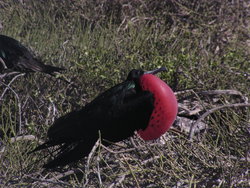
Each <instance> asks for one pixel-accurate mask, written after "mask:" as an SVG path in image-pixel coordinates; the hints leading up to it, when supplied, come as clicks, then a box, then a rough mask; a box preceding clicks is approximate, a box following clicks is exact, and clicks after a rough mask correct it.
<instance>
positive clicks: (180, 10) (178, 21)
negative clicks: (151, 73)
mask: <svg viewBox="0 0 250 188" xmlns="http://www.w3.org/2000/svg"><path fill="white" fill-rule="evenodd" d="M21 2H23V3H21ZM249 8H250V6H249V3H248V2H247V1H219V0H213V1H205V0H202V1H187V0H177V1H171V0H168V1H143V0H142V1H125V0H124V1H123V0H115V1H108V0H105V1H92V0H90V1H85V0H81V1H70V3H69V1H59V0H49V1H29V0H23V1H7V0H3V1H1V2H0V22H1V24H2V26H3V29H2V31H1V34H6V35H9V36H12V37H14V38H16V39H18V40H20V41H21V42H22V43H23V44H25V45H26V46H28V47H29V48H31V49H32V50H33V51H34V52H35V53H36V54H38V55H40V56H41V57H42V59H43V60H44V61H45V63H48V64H54V65H58V66H64V67H66V68H67V69H68V71H67V72H66V73H65V75H64V76H65V77H67V79H69V80H71V81H72V82H74V84H75V85H77V86H78V87H77V88H73V87H71V86H69V85H67V84H65V83H64V82H61V81H60V80H57V79H56V78H51V77H49V76H45V75H43V74H40V73H36V74H30V75H26V76H19V77H16V78H15V79H14V80H13V82H11V80H12V79H13V78H14V76H15V75H13V76H10V77H8V78H5V79H1V80H0V83H1V84H0V99H1V100H0V126H1V131H0V134H1V137H2V138H1V140H0V147H1V153H0V162H1V168H0V185H1V186H2V187H20V186H23V187H72V186H73V187H249V186H250V185H249V151H250V150H249V143H250V135H249V134H250V132H249V130H250V127H249V126H250V120H249V119H250V118H249V107H247V104H249V103H248V101H247V98H249V97H250V95H249V79H250V78H249V72H250V67H249V60H250V52H249V30H250V28H249V16H250V15H249V12H250V10H249ZM158 66H166V67H167V68H168V70H169V72H167V73H164V74H161V78H162V79H163V80H165V81H166V82H167V83H168V84H169V85H171V86H172V88H173V89H174V90H175V91H181V90H186V89H192V91H191V93H181V94H179V95H178V99H179V103H180V104H182V105H183V106H184V107H185V108H187V109H188V111H185V110H184V111H185V113H186V114H185V113H184V114H185V116H187V118H184V117H181V116H183V113H182V110H183V109H182V108H180V114H179V115H180V116H179V117H178V118H179V119H178V121H177V122H176V124H175V129H178V130H179V131H174V130H172V131H170V132H168V133H167V134H166V135H164V136H163V137H162V138H161V139H159V140H156V141H152V142H146V143H145V142H143V141H142V140H140V139H139V138H138V137H137V136H135V137H134V138H133V140H129V139H128V140H125V141H124V142H120V143H118V145H113V146H111V147H109V148H104V147H103V146H102V145H101V144H100V143H97V145H96V147H95V150H93V151H92V153H91V155H90V156H89V157H88V158H87V159H83V160H82V161H80V162H79V163H77V164H72V165H71V166H67V167H65V168H63V169H56V170H54V171H46V170H44V169H42V168H41V166H42V164H43V163H44V162H45V161H46V160H47V159H43V156H44V153H43V152H41V153H36V154H32V155H28V154H27V152H28V151H30V150H32V149H33V148H34V147H35V146H36V145H37V144H38V142H39V141H41V140H43V139H45V138H46V131H47V130H48V127H49V126H50V125H51V124H52V123H53V121H54V120H55V118H57V117H60V116H61V115H63V114H66V113H68V112H70V111H71V110H73V109H79V108H80V107H81V106H83V105H84V104H86V102H89V101H91V100H92V99H93V98H94V97H95V96H96V95H97V94H98V93H100V92H102V91H104V90H105V89H107V88H109V87H111V86H112V85H114V84H116V83H118V82H120V81H121V80H123V79H124V78H125V77H126V74H127V73H128V71H129V70H130V69H132V68H138V67H141V68H143V69H151V68H155V67H158ZM8 84H9V86H8V87H7V85H8ZM208 90H212V91H213V90H217V91H218V90H220V91H221V90H223V91H224V90H230V91H233V93H230V92H225V91H224V93H223V94H218V93H217V94H211V93H210V94H208V93H206V94H204V93H203V94H202V92H204V91H208ZM236 103H241V104H245V106H244V107H243V106H241V107H237V108H235V107H231V106H230V107H227V108H221V109H217V110H214V111H212V112H213V113H211V114H208V116H206V117H204V119H203V120H202V121H201V122H202V124H200V126H201V128H200V129H197V130H195V134H194V135H193V136H192V138H193V140H192V141H191V140H189V139H188V134H189V132H188V131H189V129H190V126H191V125H192V124H193V123H195V122H196V121H197V119H198V118H199V117H201V116H202V114H204V113H206V112H207V111H208V110H209V109H213V108H216V107H218V106H223V105H231V104H236ZM183 106H182V107H183ZM187 112H188V113H187ZM190 112H196V113H194V114H190ZM179 120H181V121H182V122H184V123H179V122H180V121H179ZM202 126H203V127H202ZM18 135H19V136H20V135H31V136H29V137H18V139H10V137H15V136H18Z"/></svg>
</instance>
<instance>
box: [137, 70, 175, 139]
mask: <svg viewBox="0 0 250 188" xmlns="http://www.w3.org/2000/svg"><path fill="white" fill-rule="evenodd" d="M140 86H141V88H142V90H144V91H150V92H151V93H153V94H154V98H155V100H154V110H153V112H152V114H151V117H150V120H149V123H148V126H147V128H146V129H144V130H139V131H138V134H139V136H140V137H141V138H142V139H143V140H154V139H157V138H159V137H160V136H161V135H163V134H164V133H165V132H166V131H167V130H168V129H169V128H170V126H171V125H172V124H173V123H174V121H175V119H176V116H177V112H178V105H177V100H176V97H175V95H174V92H173V91H172V89H171V88H170V87H169V86H168V85H167V84H166V83H165V82H164V81H162V80H161V79H160V78H158V77H157V76H155V75H153V74H144V75H142V76H141V78H140Z"/></svg>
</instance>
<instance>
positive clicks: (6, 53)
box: [0, 35, 64, 75]
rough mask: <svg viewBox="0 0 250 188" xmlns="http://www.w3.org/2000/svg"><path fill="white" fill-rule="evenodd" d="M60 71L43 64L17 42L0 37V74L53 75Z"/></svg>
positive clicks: (60, 69) (3, 36) (9, 38)
mask: <svg viewBox="0 0 250 188" xmlns="http://www.w3.org/2000/svg"><path fill="white" fill-rule="evenodd" d="M62 70H64V69H63V68H58V67H54V66H50V65H45V64H43V63H42V61H41V60H40V59H38V58H36V57H35V56H34V55H33V54H32V53H31V52H30V51H29V50H28V49H27V48H26V47H24V46H23V45H22V44H21V43H20V42H19V41H17V40H15V39H13V38H11V37H8V36H5V35H0V73H4V72H6V71H8V72H10V71H14V72H23V73H27V72H44V73H47V74H50V75H53V74H54V73H55V72H60V71H62Z"/></svg>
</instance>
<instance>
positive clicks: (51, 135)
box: [34, 70, 154, 168]
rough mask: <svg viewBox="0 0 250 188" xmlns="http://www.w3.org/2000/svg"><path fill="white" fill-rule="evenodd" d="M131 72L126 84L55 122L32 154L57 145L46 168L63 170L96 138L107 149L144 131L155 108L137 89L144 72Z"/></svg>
mask: <svg viewBox="0 0 250 188" xmlns="http://www.w3.org/2000/svg"><path fill="white" fill-rule="evenodd" d="M131 72H134V74H132V77H131V76H128V78H127V80H126V81H124V82H122V83H120V84H118V85H116V86H114V87H112V88H111V89H109V90H107V91H105V92H104V93H102V94H101V95H99V96H98V97H96V98H95V99H94V100H93V101H92V102H91V103H89V104H87V105H86V106H85V107H83V108H82V109H81V110H79V111H73V112H71V113H69V114H66V115H65V116H63V117H61V118H59V119H57V120H56V121H55V123H54V124H53V125H52V126H51V127H50V128H49V130H48V141H47V142H46V143H45V144H43V145H41V146H38V147H37V148H36V149H35V150H34V151H38V150H41V149H45V148H50V147H53V146H56V145H58V147H59V152H58V153H55V154H54V159H53V160H51V161H49V162H48V163H47V164H46V165H45V166H44V167H45V168H54V167H56V166H63V165H66V164H69V163H70V162H73V161H77V160H79V159H81V158H82V157H85V156H87V155H88V154H89V152H90V151H91V149H92V147H93V146H94V144H95V143H96V141H97V140H98V139H99V134H101V138H102V140H103V143H104V144H105V145H109V142H118V141H121V140H124V139H126V138H128V137H130V136H132V135H133V134H134V132H135V131H136V130H139V129H145V128H146V127H147V124H148V122H149V119H150V115H151V113H152V111H153V108H154V106H153V103H154V96H153V94H152V93H150V92H149V91H142V90H141V89H140V87H139V86H138V79H139V78H140V76H141V75H142V74H143V72H142V71H138V70H133V71H131ZM138 73H140V74H138ZM137 74H138V75H137ZM134 75H136V76H135V77H133V76H134ZM105 140H106V142H105ZM107 141H109V142H107Z"/></svg>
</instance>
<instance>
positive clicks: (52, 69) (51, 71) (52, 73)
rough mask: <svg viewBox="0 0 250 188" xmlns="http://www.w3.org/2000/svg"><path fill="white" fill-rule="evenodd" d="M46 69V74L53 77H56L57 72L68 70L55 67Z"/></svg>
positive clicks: (46, 67)
mask: <svg viewBox="0 0 250 188" xmlns="http://www.w3.org/2000/svg"><path fill="white" fill-rule="evenodd" d="M44 69H45V70H44V72H45V73H47V74H50V75H53V76H54V73H56V72H61V71H65V70H66V69H65V68H59V67H54V66H51V65H45V68H44Z"/></svg>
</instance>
